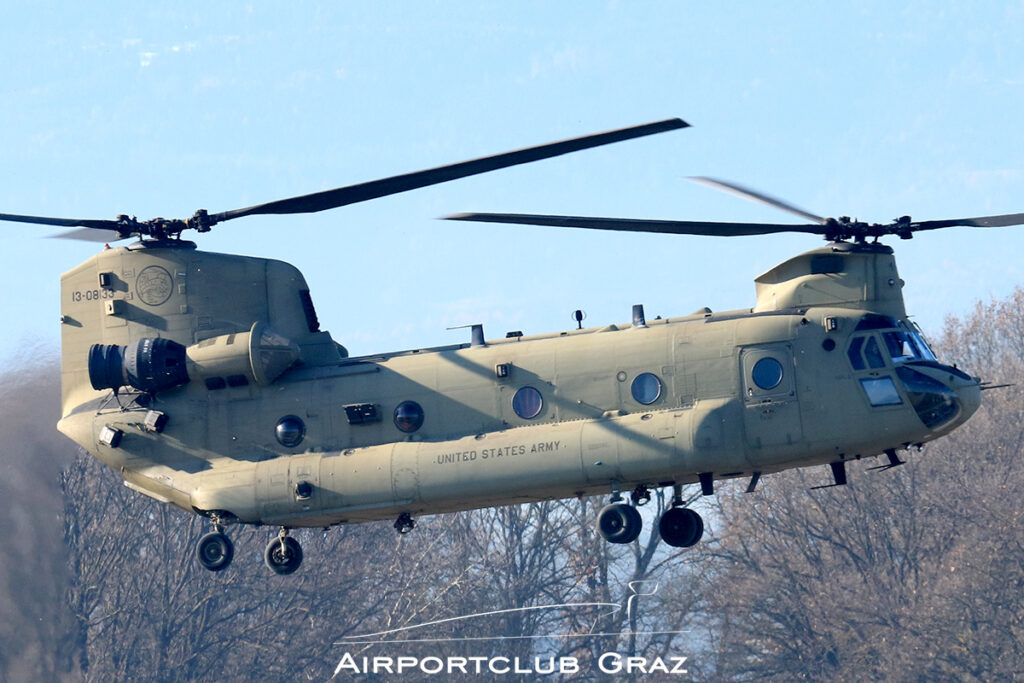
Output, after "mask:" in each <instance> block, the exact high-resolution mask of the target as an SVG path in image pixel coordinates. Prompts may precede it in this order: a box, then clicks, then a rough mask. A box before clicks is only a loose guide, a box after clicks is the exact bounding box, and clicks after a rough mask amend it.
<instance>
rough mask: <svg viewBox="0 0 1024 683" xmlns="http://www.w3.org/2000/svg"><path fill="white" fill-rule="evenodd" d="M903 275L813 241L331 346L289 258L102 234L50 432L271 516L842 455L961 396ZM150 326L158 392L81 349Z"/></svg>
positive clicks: (182, 496) (897, 441)
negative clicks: (908, 307) (592, 321)
mask: <svg viewBox="0 0 1024 683" xmlns="http://www.w3.org/2000/svg"><path fill="white" fill-rule="evenodd" d="M854 247H857V248H854ZM96 283H100V286H97V284H96ZM901 287H902V281H900V280H899V278H898V275H896V272H895V263H894V262H893V260H892V256H891V250H888V249H887V248H884V247H883V248H870V245H859V246H857V245H843V246H840V245H832V248H831V250H829V249H824V250H816V251H815V252H810V253H808V254H805V255H802V256H798V257H795V258H794V259H791V260H790V261H787V262H786V263H784V264H782V265H780V266H779V267H778V268H776V269H774V270H773V271H770V272H769V273H766V274H765V275H763V276H761V277H760V278H759V279H758V304H757V305H756V306H755V307H753V308H750V309H744V310H738V311H732V312H727V313H712V312H710V311H706V310H705V311H699V312H697V313H696V314H693V315H689V316H682V317H674V318H666V319H658V320H650V321H643V322H641V321H635V322H633V323H625V324H621V325H608V326H606V327H600V328H592V329H584V330H572V331H566V332H560V333H555V334H546V335H537V336H510V337H506V338H502V339H497V340H484V339H483V338H482V337H480V338H477V339H475V340H474V343H471V344H463V345H457V346H449V347H443V348H433V349H422V350H413V351H405V352H399V353H389V354H383V355H379V356H367V357H358V358H349V357H347V353H346V352H345V351H344V349H343V348H342V347H340V346H339V345H338V344H336V343H335V342H334V341H333V340H332V339H331V338H330V335H329V334H327V333H326V332H322V331H320V330H319V324H318V322H317V320H316V315H315V313H314V312H313V309H312V300H311V297H310V295H309V291H308V288H307V287H306V285H305V281H304V280H303V278H302V276H301V274H299V272H298V271H297V270H295V269H294V268H293V267H291V266H289V265H287V264H284V263H281V262H277V261H268V260H264V259H255V258H248V257H240V256H231V255H222V254H208V253H204V252H199V251H197V250H194V249H192V248H189V247H187V246H182V245H178V244H175V245H167V244H163V245H152V244H151V245H136V246H134V247H131V248H120V249H110V250H106V251H104V252H102V253H101V254H98V255H97V256H96V257H94V258H93V259H90V260H89V261H87V262H86V263H84V264H82V266H79V267H78V268H76V269H75V270H72V271H70V272H69V273H66V274H65V276H64V278H63V280H62V312H63V314H64V315H63V317H62V323H63V331H64V337H63V382H64V384H63V418H62V420H61V422H60V425H59V426H60V429H61V430H62V431H63V432H64V433H65V434H67V435H68V436H70V437H71V438H73V439H74V440H75V441H77V442H78V443H80V444H81V445H82V446H83V447H85V448H86V449H87V450H88V451H89V452H91V453H93V454H94V455H95V456H96V457H98V458H100V459H101V460H103V461H104V462H106V463H108V464H109V465H110V466H112V467H114V468H116V469H117V470H118V471H120V472H121V473H122V475H123V476H124V479H125V481H126V483H127V484H128V485H129V486H132V487H133V488H136V489H138V490H139V491H141V492H143V493H146V494H147V495H150V496H153V497H155V498H157V499H159V500H162V501H165V502H170V503H173V504H175V505H178V506H180V507H182V508H185V509H188V510H193V511H196V512H199V513H202V514H208V515H216V516H217V517H218V518H222V519H233V520H237V521H240V522H248V523H271V524H277V525H282V526H290V527H299V526H326V525H331V524H337V523H350V522H361V521H368V520H375V519H391V518H394V517H396V516H397V515H399V514H401V513H409V514H431V513H437V512H445V511H453V510H461V509H471V508H478V507H485V506H490V505H500V504H510V503H521V502H528V501H534V500H543V499H552V498H563V497H569V496H573V495H585V494H593V493H605V492H610V491H616V490H622V491H628V490H630V489H633V488H634V487H638V486H641V487H655V486H668V485H681V484H687V483H693V482H696V481H698V480H699V479H701V478H706V479H708V480H718V479H728V478H734V477H744V476H751V475H754V474H755V473H756V474H767V473H771V472H775V471H779V470H782V469H786V468H790V467H802V466H808V465H814V464H821V463H831V462H837V461H846V460H850V459H856V458H860V457H870V456H874V455H878V454H880V453H882V452H884V451H887V450H891V449H899V448H904V447H908V446H910V445H913V444H920V443H923V442H926V441H929V440H932V439H935V438H937V437H939V436H941V435H943V434H945V433H948V432H949V431H951V430H952V429H954V428H956V427H957V426H958V425H960V424H962V423H963V422H964V421H965V420H966V419H967V418H968V417H970V415H971V414H972V413H973V412H974V410H976V408H977V406H978V404H979V396H980V392H979V388H978V382H977V380H975V379H973V378H971V377H969V376H968V375H965V374H964V373H962V372H960V371H958V370H956V369H954V368H951V367H948V366H945V365H942V364H941V363H939V362H938V361H937V360H936V359H935V358H934V356H933V355H932V354H931V351H930V350H929V349H928V347H927V345H926V344H925V343H924V341H923V339H922V337H921V336H920V334H919V332H918V331H917V330H916V329H915V328H914V327H913V326H912V325H911V324H910V323H909V322H908V320H907V317H906V313H905V311H904V309H903V301H902V296H901V294H900V289H901ZM115 302H119V303H115ZM151 339H162V340H168V341H173V342H174V343H175V344H177V345H180V346H181V347H183V348H182V349H181V350H180V351H173V352H172V351H167V352H166V353H167V354H168V355H167V357H166V358H164V356H159V357H155V356H154V358H155V361H160V362H164V361H166V363H167V364H171V363H173V364H174V365H175V366H177V365H181V367H183V368H186V370H187V371H186V372H179V373H178V374H174V373H172V372H170V371H169V370H167V371H166V372H165V374H166V375H167V376H168V377H171V375H173V378H171V379H167V380H166V381H165V384H169V385H168V386H162V385H161V386H159V388H157V389H155V390H153V389H152V388H139V387H133V386H132V385H131V381H135V380H129V379H126V380H125V384H124V385H123V386H121V387H118V386H116V384H117V380H116V379H109V381H107V379H108V375H109V376H110V377H111V378H113V377H116V376H117V372H118V368H117V367H115V366H113V365H111V366H110V368H108V367H106V366H104V367H103V368H100V367H99V361H97V360H96V358H98V357H99V356H98V355H96V354H97V353H99V352H92V351H91V350H90V349H91V347H92V345H101V346H102V347H103V348H105V349H115V350H116V349H122V348H123V349H124V353H123V355H124V357H125V359H126V360H125V362H126V363H127V362H128V361H127V358H128V357H129V356H131V354H133V353H136V351H138V353H140V354H141V353H142V351H139V350H138V349H139V348H141V347H139V346H138V344H136V346H131V345H132V344H133V343H137V342H140V340H151ZM118 353H121V352H120V351H118ZM147 353H149V351H147ZM152 353H154V354H155V353H158V352H155V351H154V352H152ZM159 353H164V352H163V351H160V352H159ZM174 354H177V355H174ZM172 356H173V358H172ZM131 357H132V358H134V357H135V356H131ZM140 358H141V356H140ZM147 358H148V357H147ZM90 359H92V360H91V361H90ZM155 361H154V362H155ZM104 362H106V361H104ZM140 362H141V361H140ZM147 362H148V361H147ZM140 367H141V366H140ZM146 367H148V366H146ZM111 368H113V369H111ZM133 368H134V366H133ZM133 372H134V370H133ZM141 372H142V370H138V373H141ZM138 373H137V374H138ZM124 374H125V377H126V378H127V377H128V376H129V375H130V374H131V373H129V372H127V371H125V373H124ZM158 374H159V373H158ZM98 376H99V379H100V381H99V386H101V387H102V388H100V389H97V388H95V387H97V377H98ZM157 379H158V380H159V378H157ZM137 381H138V382H140V383H141V384H140V386H141V385H144V384H145V382H146V381H148V380H144V379H142V380H137ZM153 381H157V380H153ZM161 381H162V380H161ZM154 386H156V385H154ZM115 390H117V395H116V396H115V395H114V392H115ZM153 412H156V413H158V414H161V415H162V416H163V419H165V420H166V423H165V424H161V426H160V428H159V429H154V428H152V427H151V426H150V427H147V425H146V421H147V416H150V415H151V414H152V413H153ZM104 430H106V431H104ZM112 432H117V433H118V438H117V439H116V443H111V439H110V434H111V433H112Z"/></svg>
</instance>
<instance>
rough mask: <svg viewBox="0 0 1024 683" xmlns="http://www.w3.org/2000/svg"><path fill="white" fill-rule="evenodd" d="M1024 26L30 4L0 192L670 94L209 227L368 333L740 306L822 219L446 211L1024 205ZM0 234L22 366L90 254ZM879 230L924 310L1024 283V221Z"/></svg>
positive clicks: (10, 76)
mask: <svg viewBox="0 0 1024 683" xmlns="http://www.w3.org/2000/svg"><path fill="white" fill-rule="evenodd" d="M160 4H163V5H164V6H163V7H160V6H159V5H160ZM1022 36H1024V3H1021V2H1015V3H1005V4H1004V3H996V2H987V3H963V2H913V3H892V2H857V3H835V2H821V3H816V2H807V3H785V4H783V3H760V2H727V3H705V2H608V3H597V2H517V3H505V2H500V3H499V2H473V3H470V2H465V3H443V2H403V3H355V2H334V3H329V4H328V3H322V4H316V3H304V2H292V3H283V2H253V3H247V4H242V3H222V4H221V5H220V6H213V7H211V3H197V2H186V3H181V2H179V3H149V4H144V5H140V4H139V3H129V2H110V3H104V5H102V7H100V6H95V5H82V4H81V3H73V2H40V3H33V4H31V5H29V4H21V5H20V6H17V7H8V8H6V11H5V21H4V22H3V24H2V25H0V103H2V108H0V117H2V119H0V120H2V123H3V125H2V126H0V212H7V213H25V214H41V215H49V216H68V217H88V218H113V217H115V216H116V215H117V214H118V213H130V214H136V215H138V216H139V217H140V218H149V217H152V216H157V215H161V216H167V217H171V216H173V217H185V216H189V215H191V214H192V213H193V212H194V211H195V210H196V209H198V208H206V209H209V210H210V211H211V212H213V211H222V210H226V209H232V208H237V207H242V206H248V205H250V204H253V203H259V202H264V201H270V200H273V199H278V198H282V197H287V196H291V195H295V194H305V193H308V192H312V191H316V190H321V189H327V188H331V187H337V186H340V185H346V184H350V183H356V182H360V181H364V180H370V179H374V178H378V177H381V176H386V175H391V174H395V173H403V172H406V171H412V170H418V169H421V168H427V167H431V166H436V165H440V164H445V163H450V162H455V161H460V160H463V159H468V158H473V157H477V156H482V155H485V154H492V153H497V152H502V151H507V150H511V149H516V148H519V147H524V146H528V145H534V144H540V143H543V142H549V141H554V140H558V139H562V138H566V137H572V136H576V135H582V134H586V133H592V132H598V131H602V130H607V129H609V128H617V127H621V126H627V125H632V124H638V123H643V122H647V121H652V120H657V119H662V118H667V117H671V116H679V117H682V118H683V119H685V120H687V121H689V122H690V123H691V124H692V125H693V128H691V129H687V130H683V131H675V132H671V133H666V134H663V135H660V136H656V137H653V138H647V139H644V140H638V141H631V142H625V143H620V144H617V145H613V146H609V147H605V148H602V149H599V150H591V151H587V152H582V153H579V154H576V155H573V156H571V157H561V158H558V159H553V160H548V161H543V162H538V163H535V164H531V165H528V166H522V167H518V168H514V169H507V170H504V171H499V172H496V173H492V174H488V175H484V176H479V177H476V178H469V179H464V180H460V181H455V182H452V183H449V184H447V185H443V186H435V187H431V188H425V189H421V190H417V191H414V192H411V193H408V194H405V195H399V196H394V197H389V198H383V199H378V200H374V201H371V202H367V203H364V204H361V205H355V206H350V207H346V208H342V209H338V210H335V211H331V212H326V213H320V214H316V215H311V216H296V217H254V218H246V219H240V220H237V221H232V222H230V223H226V224H223V225H220V226H218V227H216V228H215V229H214V232H212V233H210V234H207V235H205V236H201V242H200V246H201V247H202V248H205V249H209V250H213V251H236V252H241V253H245V254H251V255H255V256H264V257H276V258H281V259H283V260H286V261H289V262H291V263H293V264H295V265H296V266H298V267H299V268H300V269H301V270H302V271H303V272H304V274H305V275H306V278H307V280H308V281H309V283H310V285H311V287H312V291H313V298H314V301H315V302H316V304H317V308H318V310H319V313H320V318H321V321H322V323H323V326H324V328H325V329H328V330H330V331H331V332H332V333H333V334H334V336H335V338H336V339H337V340H338V341H340V342H341V343H343V344H345V345H346V346H348V347H349V349H350V351H351V352H352V353H354V354H366V353H373V352H380V351H387V350H396V349H400V348H409V347H423V346H431V345H437V344H444V343H455V342H461V341H465V340H467V339H468V334H466V332H465V331H464V330H462V331H454V332H446V331H445V329H444V328H445V327H448V326H452V325H459V324H468V323H474V322H483V323H484V324H485V331H486V333H487V336H488V337H500V336H504V333H505V332H506V331H507V330H510V329H521V330H523V331H525V332H526V333H535V332H546V331H554V330H559V329H565V328H568V327H571V326H572V324H573V323H572V321H571V319H570V314H571V312H572V311H573V310H574V309H576V308H582V309H584V310H585V311H586V312H587V314H588V319H587V323H588V324H594V325H599V324H605V323H608V322H620V321H623V320H628V318H629V314H630V305H631V304H633V303H644V304H645V305H646V308H647V313H648V315H649V316H650V317H653V316H655V315H662V316H672V315H683V314H688V313H690V312H692V311H693V310H695V309H697V308H698V307H700V306H704V305H708V306H711V307H712V308H713V309H715V310H725V309H735V308H744V307H749V306H751V305H752V304H753V302H754V291H753V283H752V279H753V277H754V276H755V275H757V274H759V273H760V272H763V271H765V270H767V269H769V268H770V267H772V266H773V265H775V263H777V262H778V261H781V260H782V259H784V258H786V257H787V256H788V255H790V254H793V253H797V252H799V251H803V250H806V249H811V248H813V247H816V246H818V244H819V241H818V240H816V239H815V238H811V237H807V236H800V235H790V236H771V237H758V238H743V239H736V238H732V239H725V238H701V237H671V236H657V235H622V234H608V233H596V232H595V233H588V232H585V231H576V230H556V229H545V228H535V227H512V226H496V225H474V224H469V223H448V222H441V221H437V220H434V219H435V218H436V217H437V216H440V215H443V214H446V213H451V212H456V211H467V210H480V211H515V212H535V213H579V214H590V215H609V216H628V217H641V218H677V219H711V220H747V221H750V220H753V221H780V222H786V221H788V220H789V217H788V215H787V214H784V213H781V212H778V211H775V210H773V209H771V208H768V207H764V206H760V205H756V204H752V203H748V202H744V201H742V200H740V199H737V198H735V197H732V196H730V195H726V194H721V193H717V192H714V191H712V190H710V189H707V188H705V187H701V186H698V185H694V184H692V183H689V182H687V181H686V180H685V178H686V176H690V175H711V176H717V177H723V178H727V179H730V180H733V181H736V182H739V183H742V184H746V185H749V186H752V187H756V188H758V189H760V190H762V191H764V192H767V193H769V194H774V195H776V196H779V197H782V198H785V199H787V200H788V201H790V202H792V203H794V204H796V205H798V206H802V207H804V208H806V209H808V210H810V211H813V212H815V213H819V214H822V215H840V214H849V215H853V216H857V217H859V218H861V219H864V220H872V221H887V220H890V219H892V218H895V217H896V216H899V215H901V214H910V215H912V216H913V217H914V218H917V219H934V218H959V217H965V216H976V215H982V214H989V213H994V214H999V213H1011V212H1019V211H1024V172H1022V168H1024V166H1022V163H1024V124H1022V123H1021V117H1022V114H1021V112H1022V109H1024V42H1022V41H1024V38H1022ZM0 228H2V232H0V262H2V268H0V283H2V285H3V289H4V291H5V292H6V294H7V295H6V300H5V303H4V304H3V308H2V310H3V311H4V313H5V319H6V320H7V321H17V324H13V325H12V324H8V326H7V328H6V334H5V335H4V336H3V340H2V342H0V360H2V362H4V363H9V362H10V361H11V358H12V354H14V353H15V352H16V349H18V348H26V347H29V346H35V345H42V346H43V347H47V348H55V347H56V346H57V343H58V340H59V326H58V324H57V318H58V317H59V314H60V311H59V302H58V286H59V274H60V272H62V271H64V270H67V269H69V268H71V267H73V266H74V265H76V264H77V263H78V262H80V261H82V260H84V259H85V258H87V257H88V256H89V255H90V254H92V253H94V251H95V250H96V247H97V245H94V244H89V243H74V242H67V241H59V240H50V239H46V238H45V236H46V235H49V234H52V233H53V232H54V231H49V230H47V229H45V228H41V227H32V226H19V225H15V224H10V225H0ZM890 243H891V244H893V246H894V247H895V248H896V250H897V259H898V263H899V265H900V270H901V274H902V276H903V277H904V279H905V280H906V281H907V283H908V284H907V288H906V290H905V296H906V299H907V304H908V307H909V309H910V311H911V312H912V313H914V314H916V316H917V318H918V320H919V322H920V323H921V324H922V326H923V327H924V328H925V329H926V330H929V331H937V330H938V329H939V328H940V327H941V324H942V320H943V318H944V317H945V316H946V315H947V314H950V313H952V314H961V313H964V312H965V311H966V310H967V309H968V307H969V306H970V305H971V303H972V301H974V300H975V299H978V298H983V299H987V298H989V297H991V296H1003V295H1005V294H1006V293H1008V292H1009V291H1010V290H1011V289H1012V288H1013V287H1014V286H1016V285H1018V284H1021V283H1024V267H1022V266H1021V263H1020V254H1022V253H1024V249H1022V247H1024V228H1017V229H1014V228H1003V229H992V230H981V229H975V230H969V229H953V230H945V231H941V232H940V233H935V234H925V235H921V236H919V237H917V238H915V239H914V240H912V241H910V242H902V241H900V240H890Z"/></svg>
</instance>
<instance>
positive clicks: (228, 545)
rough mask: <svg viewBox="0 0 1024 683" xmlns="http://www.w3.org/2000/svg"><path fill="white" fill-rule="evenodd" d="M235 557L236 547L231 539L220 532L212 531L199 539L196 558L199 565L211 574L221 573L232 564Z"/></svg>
mask: <svg viewBox="0 0 1024 683" xmlns="http://www.w3.org/2000/svg"><path fill="white" fill-rule="evenodd" d="M234 556H235V546H234V544H233V543H232V542H231V539H230V538H228V537H227V536H225V535H224V534H222V533H221V532H219V531H212V532H210V533H208V534H206V535H205V536H203V537H202V538H200V539H199V543H198V544H196V557H197V558H198V559H199V564H201V565H203V567H205V568H206V569H209V570H210V571H211V572H219V571H220V570H221V569H225V568H226V567H227V566H228V565H229V564H231V559H232V558H233V557H234Z"/></svg>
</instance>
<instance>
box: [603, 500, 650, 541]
mask: <svg viewBox="0 0 1024 683" xmlns="http://www.w3.org/2000/svg"><path fill="white" fill-rule="evenodd" d="M643 526H644V520H643V519H642V518H641V517H640V513H639V512H637V510H636V508H635V507H632V506H629V505H626V504H625V503H612V504H611V505H606V506H604V508H602V509H601V512H599V513H597V530H598V531H600V532H601V536H603V537H604V540H606V541H608V542H609V543H632V542H633V541H635V540H636V539H637V536H639V535H640V530H641V529H642V528H643Z"/></svg>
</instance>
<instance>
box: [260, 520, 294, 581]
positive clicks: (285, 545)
mask: <svg viewBox="0 0 1024 683" xmlns="http://www.w3.org/2000/svg"><path fill="white" fill-rule="evenodd" d="M263 559H264V560H265V561H266V563H267V566H268V567H270V568H271V569H273V570H274V573H275V574H280V575H282V576H284V575H285V574H291V573H292V572H294V571H295V570H296V569H298V568H299V565H300V564H302V546H301V545H299V542H298V541H296V540H295V539H294V538H292V537H291V536H287V535H285V531H284V530H282V531H281V535H280V536H278V537H277V538H275V539H273V540H272V541H270V543H268V544H267V550H266V552H265V553H263Z"/></svg>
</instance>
